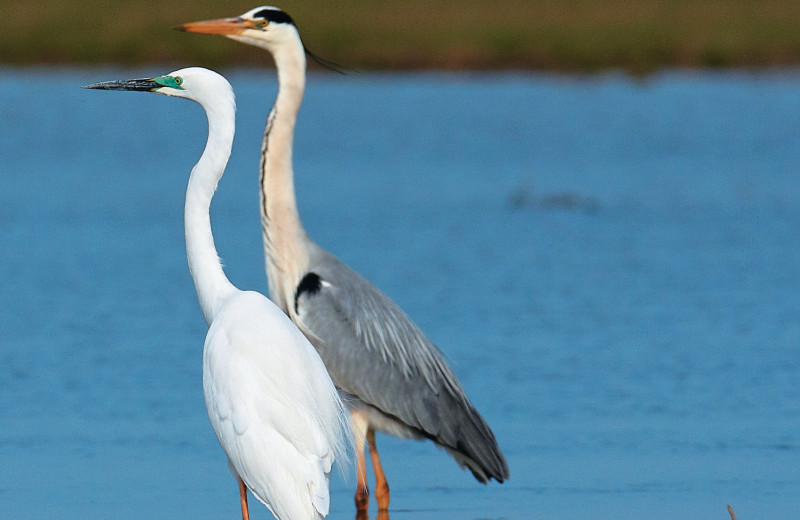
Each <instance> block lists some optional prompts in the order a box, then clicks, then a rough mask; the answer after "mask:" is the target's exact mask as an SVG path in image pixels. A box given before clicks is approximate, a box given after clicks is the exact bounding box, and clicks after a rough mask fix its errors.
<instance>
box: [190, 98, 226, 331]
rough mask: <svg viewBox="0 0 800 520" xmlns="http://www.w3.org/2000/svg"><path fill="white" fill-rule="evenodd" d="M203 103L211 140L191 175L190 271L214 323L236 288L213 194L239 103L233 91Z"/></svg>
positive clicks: (207, 317)
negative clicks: (221, 248)
mask: <svg viewBox="0 0 800 520" xmlns="http://www.w3.org/2000/svg"><path fill="white" fill-rule="evenodd" d="M201 104H202V103H201ZM202 105H203V108H204V109H205V111H206V115H207V117H208V141H207V142H206V147H205V150H204V151H203V155H202V156H201V157H200V160H199V161H198V162H197V164H196V165H195V166H194V168H192V174H191V175H190V176H189V185H188V186H187V188H186V204H185V206H184V226H185V233H186V255H187V257H188V260H189V272H190V273H191V275H192V278H193V279H194V286H195V289H196V290H197V299H198V300H199V302H200V308H201V309H202V310H203V316H204V317H205V319H206V322H207V323H209V324H210V323H211V322H212V321H213V319H214V316H215V315H216V313H217V310H218V309H219V307H220V304H221V303H222V302H224V301H225V299H227V298H228V297H229V296H230V295H231V294H232V293H233V292H234V291H236V288H235V287H234V286H233V284H232V283H231V282H230V280H228V277H227V276H225V273H224V272H223V270H222V264H221V263H220V260H219V257H218V256H217V249H216V247H215V246H214V236H213V235H212V233H211V217H210V214H209V210H210V208H211V198H212V197H213V196H214V191H215V190H216V189H217V183H218V182H219V179H220V178H221V177H222V174H223V173H224V171H225V166H226V165H227V164H228V158H229V157H230V155H231V148H232V146H233V134H234V132H235V128H236V105H235V101H234V98H233V94H232V93H226V94H225V95H219V96H216V97H215V98H214V102H213V103H208V104H202Z"/></svg>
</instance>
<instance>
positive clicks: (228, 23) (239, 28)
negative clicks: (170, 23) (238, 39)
mask: <svg viewBox="0 0 800 520" xmlns="http://www.w3.org/2000/svg"><path fill="white" fill-rule="evenodd" d="M250 28H252V23H251V22H249V21H247V20H242V19H240V18H218V19H216V20H203V21H202V22H189V23H185V24H183V25H179V26H177V27H175V29H177V30H179V31H186V32H192V33H202V34H242V33H243V32H244V31H245V30H247V29H250Z"/></svg>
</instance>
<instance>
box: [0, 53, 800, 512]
mask: <svg viewBox="0 0 800 520" xmlns="http://www.w3.org/2000/svg"><path fill="white" fill-rule="evenodd" d="M175 68H177V67H175ZM165 72H168V69H163V70H162V69H160V68H150V69H147V70H124V69H116V70H57V69H0V182H1V184H2V189H0V240H2V243H3V244H4V246H3V250H2V254H1V255H0V302H1V303H0V305H1V307H0V337H1V338H2V339H1V340H0V341H1V344H0V468H1V469H0V517H1V518H53V519H84V518H115V519H140V518H165V519H166V518H198V519H200V518H209V519H210V518H237V517H238V515H239V511H238V501H237V495H236V486H235V482H234V481H233V479H232V477H231V476H230V474H229V472H228V470H227V468H226V465H225V460H224V456H223V454H222V451H221V450H220V448H219V446H218V445H217V442H216V439H215V438H214V435H213V433H212V431H211V428H210V427H209V425H208V420H207V417H206V412H205V407H204V404H203V400H202V392H201V386H200V359H201V350H202V342H203V337H204V333H205V324H204V322H203V319H202V317H201V314H200V311H199V308H198V304H197V301H196V298H195V294H194V289H193V286H192V284H191V280H190V278H189V275H188V271H187V268H186V260H185V256H184V255H185V253H184V249H183V248H184V246H183V230H182V220H181V219H182V204H183V191H184V189H185V183H186V180H187V178H188V172H189V170H190V168H191V167H192V165H193V164H194V162H195V160H196V159H197V157H198V156H199V154H200V152H201V150H202V147H203V144H204V142H205V132H206V127H205V120H204V116H203V114H202V111H201V109H200V108H199V107H198V106H196V105H194V104H192V103H189V102H186V101H182V100H174V99H168V98H166V97H161V96H153V95H143V94H135V93H112V92H97V91H86V90H81V89H79V88H78V87H79V86H80V85H85V84H87V83H91V82H95V81H101V80H108V79H124V78H130V77H141V76H147V75H153V74H160V73H165ZM227 75H228V76H229V78H230V79H231V81H232V83H233V85H234V87H235V89H236V91H237V95H238V100H239V107H240V108H239V113H238V124H239V130H238V134H237V141H236V144H235V147H234V152H233V157H232V160H231V165H230V168H229V173H228V174H227V175H226V177H225V178H224V179H223V180H222V182H221V183H220V189H219V192H218V196H217V198H215V202H214V207H213V214H212V219H213V225H214V230H215V234H216V238H217V244H218V248H219V250H220V254H221V255H222V256H223V258H224V260H225V262H226V265H227V267H226V270H227V273H228V274H229V276H230V278H231V279H232V280H233V281H234V283H236V284H237V285H238V286H239V287H242V288H251V289H259V290H262V291H264V290H266V283H265V279H264V271H263V257H262V249H261V237H260V232H259V220H258V208H257V193H256V186H257V167H258V147H259V144H260V138H261V132H262V128H263V123H264V119H265V116H266V113H267V110H268V107H269V105H270V104H271V102H272V99H273V96H274V92H275V83H274V77H273V73H272V72H271V71H269V70H266V69H265V70H259V71H257V72H256V73H248V72H246V71H243V70H236V71H228V74H227ZM295 155H296V158H295V159H296V161H295V162H296V164H295V169H296V181H297V192H298V198H299V204H300V208H301V215H302V217H303V219H304V222H305V224H306V227H307V228H308V230H309V232H310V233H311V235H312V236H313V237H314V238H315V239H316V240H317V241H318V242H319V243H321V244H322V245H323V246H325V247H327V248H328V249H329V250H331V251H333V252H334V253H336V254H337V255H338V256H339V257H341V258H342V259H343V260H345V261H346V262H347V263H349V264H350V265H351V266H352V267H354V268H356V269H357V270H358V271H360V272H361V273H362V274H364V275H366V276H367V277H368V278H370V279H371V280H372V281H374V282H375V283H376V284H377V285H378V286H379V287H381V288H382V289H384V291H385V292H387V293H388V294H389V295H391V296H392V297H393V298H394V299H395V300H396V301H397V302H399V303H400V304H401V305H402V306H403V307H404V308H405V309H406V311H407V312H408V313H409V314H410V315H411V316H412V317H413V318H415V319H416V320H417V321H418V323H419V324H420V325H421V326H422V328H423V329H424V330H425V331H427V333H428V334H429V335H430V336H431V338H433V339H434V341H435V342H436V343H437V344H438V345H440V346H441V347H442V349H443V350H444V351H445V352H446V353H447V355H448V357H449V359H450V361H451V363H452V365H453V367H454V369H455V371H456V373H457V374H458V376H459V378H460V379H461V382H462V383H463V385H464V387H465V388H466V390H467V392H468V394H469V396H470V397H471V399H472V401H473V403H474V404H475V405H476V407H477V408H478V409H479V410H480V411H481V412H482V413H483V415H484V416H485V417H486V419H487V420H488V422H489V424H490V425H491V426H492V427H493V429H494V431H495V433H496V435H497V437H498V440H499V442H500V445H501V447H502V449H503V451H504V452H505V454H506V456H507V458H508V462H509V466H510V470H511V480H510V481H508V482H507V483H505V484H503V485H497V484H491V485H489V486H487V487H484V486H481V485H479V484H477V483H476V482H475V481H474V480H473V479H472V477H471V476H470V475H469V474H467V473H464V472H462V471H461V470H459V468H458V467H457V466H456V464H455V463H454V462H453V461H452V460H450V458H449V457H448V456H447V455H446V454H445V453H444V452H442V451H440V450H437V449H435V448H434V447H433V446H431V445H430V444H429V443H414V442H408V441H398V440H395V439H391V438H387V437H385V436H383V437H379V439H378V442H379V446H380V448H381V449H382V454H383V460H384V467H385V469H386V471H387V474H388V477H389V479H390V485H391V489H392V493H393V494H392V510H391V518H393V519H394V520H404V519H415V520H428V519H430V520H433V519H436V520H456V519H458V520H464V519H466V520H484V519H496V520H499V519H514V520H517V519H519V520H528V519H579V518H593V519H615V520H620V519H622V520H625V519H642V518H653V519H668V518H669V519H674V518H680V519H711V518H717V519H727V518H729V515H728V513H727V511H726V505H727V504H731V505H732V506H733V507H734V509H735V511H736V514H737V516H738V518H739V519H740V520H746V519H755V518H759V519H767V518H770V519H778V518H787V519H788V518H798V517H800V296H798V294H800V241H799V240H798V236H800V235H798V229H800V166H798V165H799V164H800V73H798V72H796V71H790V72H780V71H775V72H771V73H762V74H746V73H726V74H722V73H719V74H714V73H687V72H669V73H665V74H660V75H656V76H654V77H650V78H647V79H644V80H639V79H631V78H628V77H625V76H622V75H616V74H609V75H599V76H587V77H584V76H558V75H547V74H534V75H525V74H519V75H514V74H499V75H493V74H480V75H477V74H476V75H437V74H428V75H373V74H353V75H349V76H346V77H342V76H338V75H334V74H315V75H313V76H312V77H311V78H310V81H309V84H308V91H307V96H306V102H305V104H304V107H303V110H302V112H301V120H300V123H299V126H298V128H297V142H296V154H295ZM354 485H355V484H354V478H353V477H352V476H349V477H348V478H342V477H341V476H336V478H335V479H334V481H333V484H332V492H333V505H332V514H331V516H330V518H352V517H353V513H354V506H353V502H352V493H353V487H354ZM373 508H374V505H373ZM252 509H253V518H254V520H256V519H268V518H271V517H270V515H269V513H268V512H267V511H266V509H265V508H263V507H261V506H260V505H258V504H254V505H253V507H252ZM373 516H374V511H373Z"/></svg>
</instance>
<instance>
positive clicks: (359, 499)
mask: <svg viewBox="0 0 800 520" xmlns="http://www.w3.org/2000/svg"><path fill="white" fill-rule="evenodd" d="M359 444H360V446H358V445H359ZM356 445H357V450H358V458H357V459H356V472H357V473H358V476H357V480H356V511H366V510H367V508H368V507H369V487H368V486H367V461H366V460H365V458H364V443H363V441H362V442H358V441H356Z"/></svg>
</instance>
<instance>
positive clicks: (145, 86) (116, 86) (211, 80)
mask: <svg viewBox="0 0 800 520" xmlns="http://www.w3.org/2000/svg"><path fill="white" fill-rule="evenodd" d="M84 88H91V89H97V90H132V91H137V92H155V93H156V94H164V95H167V96H175V97H182V98H186V99H191V100H192V101H196V102H198V103H200V104H201V105H202V106H203V107H204V108H206V109H208V108H209V107H211V106H213V105H220V104H235V100H234V95H233V88H231V85H230V83H228V80H226V79H225V78H224V77H222V76H221V75H220V74H218V73H216V72H214V71H212V70H208V69H204V68H201V67H189V68H186V69H180V70H176V71H175V72H170V73H169V74H165V75H164V76H156V77H154V78H142V79H129V80H124V81H106V82H103V83H95V84H92V85H87V86H85V87H84Z"/></svg>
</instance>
